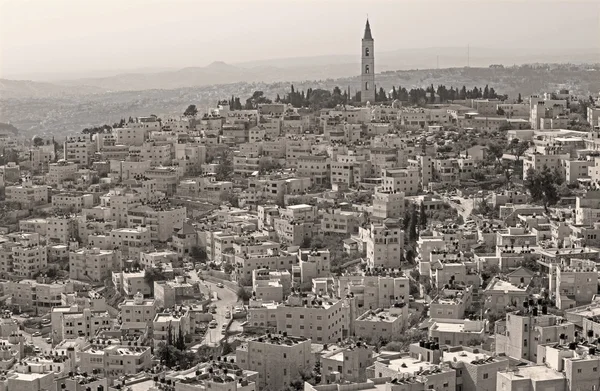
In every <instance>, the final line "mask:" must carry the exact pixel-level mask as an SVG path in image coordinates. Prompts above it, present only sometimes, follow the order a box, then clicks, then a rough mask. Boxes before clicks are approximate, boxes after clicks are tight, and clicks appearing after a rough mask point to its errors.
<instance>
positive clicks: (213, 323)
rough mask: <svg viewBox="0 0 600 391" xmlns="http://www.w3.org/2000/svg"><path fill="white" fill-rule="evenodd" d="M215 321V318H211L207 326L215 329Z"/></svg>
mask: <svg viewBox="0 0 600 391" xmlns="http://www.w3.org/2000/svg"><path fill="white" fill-rule="evenodd" d="M217 325H218V324H217V321H216V320H211V321H210V323H209V324H208V327H210V328H211V329H216V328H217Z"/></svg>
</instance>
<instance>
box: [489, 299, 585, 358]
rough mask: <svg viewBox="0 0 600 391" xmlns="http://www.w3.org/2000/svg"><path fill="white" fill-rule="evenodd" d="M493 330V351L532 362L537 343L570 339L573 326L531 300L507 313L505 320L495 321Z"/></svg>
mask: <svg viewBox="0 0 600 391" xmlns="http://www.w3.org/2000/svg"><path fill="white" fill-rule="evenodd" d="M495 332H496V352H497V353H499V354H500V353H504V354H506V355H507V356H509V357H513V358H515V359H519V360H521V359H525V360H529V361H532V362H536V361H537V359H538V346H539V345H541V344H546V343H556V342H560V340H561V339H564V338H571V337H572V336H573V335H574V333H575V325H574V324H573V323H571V322H568V321H567V320H566V319H563V318H561V317H558V316H556V315H551V314H548V313H547V312H546V310H545V309H544V307H542V309H541V310H540V309H538V307H537V306H536V305H535V304H533V303H532V305H531V307H529V308H528V309H527V310H521V311H516V312H512V313H509V314H507V315H506V322H497V323H496V330H495Z"/></svg>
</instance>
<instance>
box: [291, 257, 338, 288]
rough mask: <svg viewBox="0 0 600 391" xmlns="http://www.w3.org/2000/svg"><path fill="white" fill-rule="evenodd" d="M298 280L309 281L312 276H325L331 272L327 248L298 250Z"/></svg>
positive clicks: (304, 282)
mask: <svg viewBox="0 0 600 391" xmlns="http://www.w3.org/2000/svg"><path fill="white" fill-rule="evenodd" d="M297 267H298V269H299V270H300V282H301V283H303V284H306V283H310V282H311V281H312V280H313V279H314V278H319V277H327V276H329V275H330V273H331V254H330V253H329V250H298V266H297Z"/></svg>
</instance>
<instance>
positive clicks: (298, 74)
mask: <svg viewBox="0 0 600 391" xmlns="http://www.w3.org/2000/svg"><path fill="white" fill-rule="evenodd" d="M358 70H359V66H358V64H356V65H354V64H337V65H329V66H300V67H294V66H292V67H289V68H282V67H274V66H270V65H266V64H265V65H260V66H253V67H241V66H236V65H231V64H226V63H224V62H222V61H217V62H213V63H212V64H210V65H208V66H205V67H188V68H182V69H179V70H176V71H167V72H157V73H123V74H120V75H116V76H110V77H100V78H88V79H77V80H65V81H62V82H59V83H58V84H60V85H64V86H69V87H73V86H78V85H87V86H94V87H97V88H99V89H102V90H107V91H141V90H152V89H175V88H187V87H201V86H208V85H215V84H230V83H239V82H247V83H256V82H265V83H274V82H282V81H294V80H324V79H328V78H335V77H348V76H352V75H355V74H356V73H357V72H358Z"/></svg>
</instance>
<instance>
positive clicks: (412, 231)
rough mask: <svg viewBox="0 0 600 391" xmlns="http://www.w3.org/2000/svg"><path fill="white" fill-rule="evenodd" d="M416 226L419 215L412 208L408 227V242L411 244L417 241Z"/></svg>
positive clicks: (414, 208)
mask: <svg viewBox="0 0 600 391" xmlns="http://www.w3.org/2000/svg"><path fill="white" fill-rule="evenodd" d="M418 225H419V213H418V212H417V208H416V207H414V206H413V207H412V210H411V214H410V223H409V226H408V240H409V241H410V242H411V243H414V242H416V241H417V240H418V239H419V230H418V229H417V227H418Z"/></svg>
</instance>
